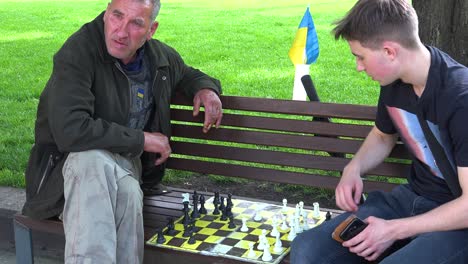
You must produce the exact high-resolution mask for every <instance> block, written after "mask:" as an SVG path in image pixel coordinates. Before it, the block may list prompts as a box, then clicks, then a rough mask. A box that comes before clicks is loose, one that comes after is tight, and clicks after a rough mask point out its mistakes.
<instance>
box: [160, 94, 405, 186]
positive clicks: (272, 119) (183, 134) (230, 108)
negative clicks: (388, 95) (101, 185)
mask: <svg viewBox="0 0 468 264" xmlns="http://www.w3.org/2000/svg"><path fill="white" fill-rule="evenodd" d="M221 100H222V102H223V109H224V113H225V114H224V118H223V122H222V127H221V128H219V129H212V130H210V132H209V133H207V134H204V133H202V129H201V126H202V124H203V119H204V118H203V114H204V113H203V112H202V113H200V115H199V116H198V117H193V116H192V110H191V105H192V102H191V100H188V99H187V98H185V97H183V96H176V97H175V98H174V100H173V102H172V104H173V105H176V106H173V108H172V110H171V120H172V138H171V146H172V150H173V155H172V156H171V158H170V159H169V161H168V164H167V166H168V168H172V169H179V170H187V171H192V172H198V173H210V174H217V175H223V176H229V177H240V178H247V179H255V180H265V181H271V182H278V183H289V184H301V185H307V186H315V187H324V188H329V189H334V188H335V187H336V184H337V183H338V180H339V174H340V173H341V172H342V170H343V168H344V166H345V165H346V164H347V163H348V162H349V160H350V159H351V158H352V157H353V155H354V154H355V153H356V152H357V150H358V149H359V147H360V146H361V144H362V142H363V139H364V138H365V136H366V135H367V134H368V133H369V131H370V129H371V128H372V125H373V121H372V120H373V119H374V118H375V113H376V107H372V106H362V105H349V104H327V103H319V102H298V101H290V100H277V99H265V98H247V97H238V96H222V97H221ZM316 117H320V118H322V121H315V120H314V121H312V119H313V118H316ZM323 118H325V120H331V122H326V121H323ZM390 157H391V158H392V159H388V160H386V162H384V163H383V164H381V165H379V166H378V167H376V168H375V169H373V170H372V171H370V172H369V173H368V180H367V181H366V183H365V186H366V190H371V189H388V188H390V187H391V186H393V185H394V184H393V183H388V181H389V179H392V178H396V179H404V178H405V176H406V172H407V170H408V167H409V165H407V164H408V163H409V157H410V156H409V155H408V153H407V151H406V149H405V147H404V146H403V144H401V143H399V144H398V145H397V146H396V147H395V148H394V150H393V151H392V153H391V155H390ZM377 176H378V177H377ZM392 182H393V181H392Z"/></svg>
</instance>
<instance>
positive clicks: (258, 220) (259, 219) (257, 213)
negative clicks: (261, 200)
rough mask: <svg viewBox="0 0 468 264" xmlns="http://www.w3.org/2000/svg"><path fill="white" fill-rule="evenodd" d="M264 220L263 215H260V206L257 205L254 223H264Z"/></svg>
mask: <svg viewBox="0 0 468 264" xmlns="http://www.w3.org/2000/svg"><path fill="white" fill-rule="evenodd" d="M262 219H263V217H262V214H261V213H260V209H259V208H258V204H257V206H256V210H255V216H254V221H256V222H260V221H262Z"/></svg>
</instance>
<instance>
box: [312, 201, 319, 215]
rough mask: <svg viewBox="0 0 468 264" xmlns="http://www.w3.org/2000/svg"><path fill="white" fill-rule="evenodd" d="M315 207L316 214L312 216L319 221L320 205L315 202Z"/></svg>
mask: <svg viewBox="0 0 468 264" xmlns="http://www.w3.org/2000/svg"><path fill="white" fill-rule="evenodd" d="M313 205H314V213H313V214H312V217H313V218H315V219H319V218H320V206H319V203H317V202H315V203H313Z"/></svg>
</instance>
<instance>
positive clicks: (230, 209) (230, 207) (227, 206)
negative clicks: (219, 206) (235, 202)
mask: <svg viewBox="0 0 468 264" xmlns="http://www.w3.org/2000/svg"><path fill="white" fill-rule="evenodd" d="M224 210H225V211H226V216H227V217H231V216H234V215H233V214H232V205H230V204H228V205H226V208H224Z"/></svg>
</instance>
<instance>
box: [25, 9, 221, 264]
mask: <svg viewBox="0 0 468 264" xmlns="http://www.w3.org/2000/svg"><path fill="white" fill-rule="evenodd" d="M159 9H160V3H159V0H113V1H111V3H109V4H108V6H107V9H106V11H105V12H103V13H102V14H100V15H99V16H98V17H97V18H95V19H94V20H93V21H91V22H89V23H87V24H85V25H84V26H83V27H82V28H81V29H79V30H78V31H77V32H76V33H74V34H73V35H72V36H71V37H70V38H69V39H68V40H67V41H66V42H65V44H64V45H63V46H62V48H61V49H60V50H59V51H58V52H57V54H56V55H55V56H54V67H53V72H52V75H51V77H50V79H49V81H48V83H47V85H46V87H45V89H44V91H43V92H42V94H41V98H40V101H39V106H38V111H37V121H36V127H35V145H34V147H33V149H32V151H31V156H30V159H29V164H28V169H27V171H26V188H27V202H26V204H25V206H24V208H23V213H24V214H26V215H29V216H31V217H35V218H49V217H53V216H57V215H61V216H63V222H64V228H65V236H66V247H65V262H66V263H141V262H142V259H143V245H144V241H143V218H142V205H143V202H142V200H143V193H142V191H141V189H140V183H141V176H142V175H143V174H144V175H146V176H147V177H148V176H149V177H155V178H161V175H162V174H163V171H164V162H165V160H166V159H167V158H168V157H169V155H170V153H171V148H170V146H169V140H168V136H170V120H169V118H170V117H169V110H170V109H169V103H170V100H171V96H172V95H174V93H175V92H176V91H183V92H185V93H186V94H187V95H189V96H193V97H194V114H195V115H197V114H198V111H199V108H200V106H201V105H203V106H204V107H205V123H204V127H203V131H204V132H208V130H209V129H210V127H211V126H216V127H217V126H219V124H220V122H221V118H222V106H221V101H220V100H219V97H218V94H219V93H220V90H221V87H220V83H219V81H217V80H216V79H213V78H211V77H209V76H207V75H205V74H204V73H202V72H200V71H198V70H196V69H193V68H191V67H189V66H187V65H186V64H185V63H184V61H183V60H182V58H181V57H180V55H179V54H178V53H177V52H176V51H175V50H173V49H172V48H170V47H168V46H167V45H165V44H163V43H161V42H159V41H157V40H154V39H152V37H153V34H154V33H155V31H156V29H157V27H158V22H156V21H155V18H156V16H157V14H158V12H159Z"/></svg>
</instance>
